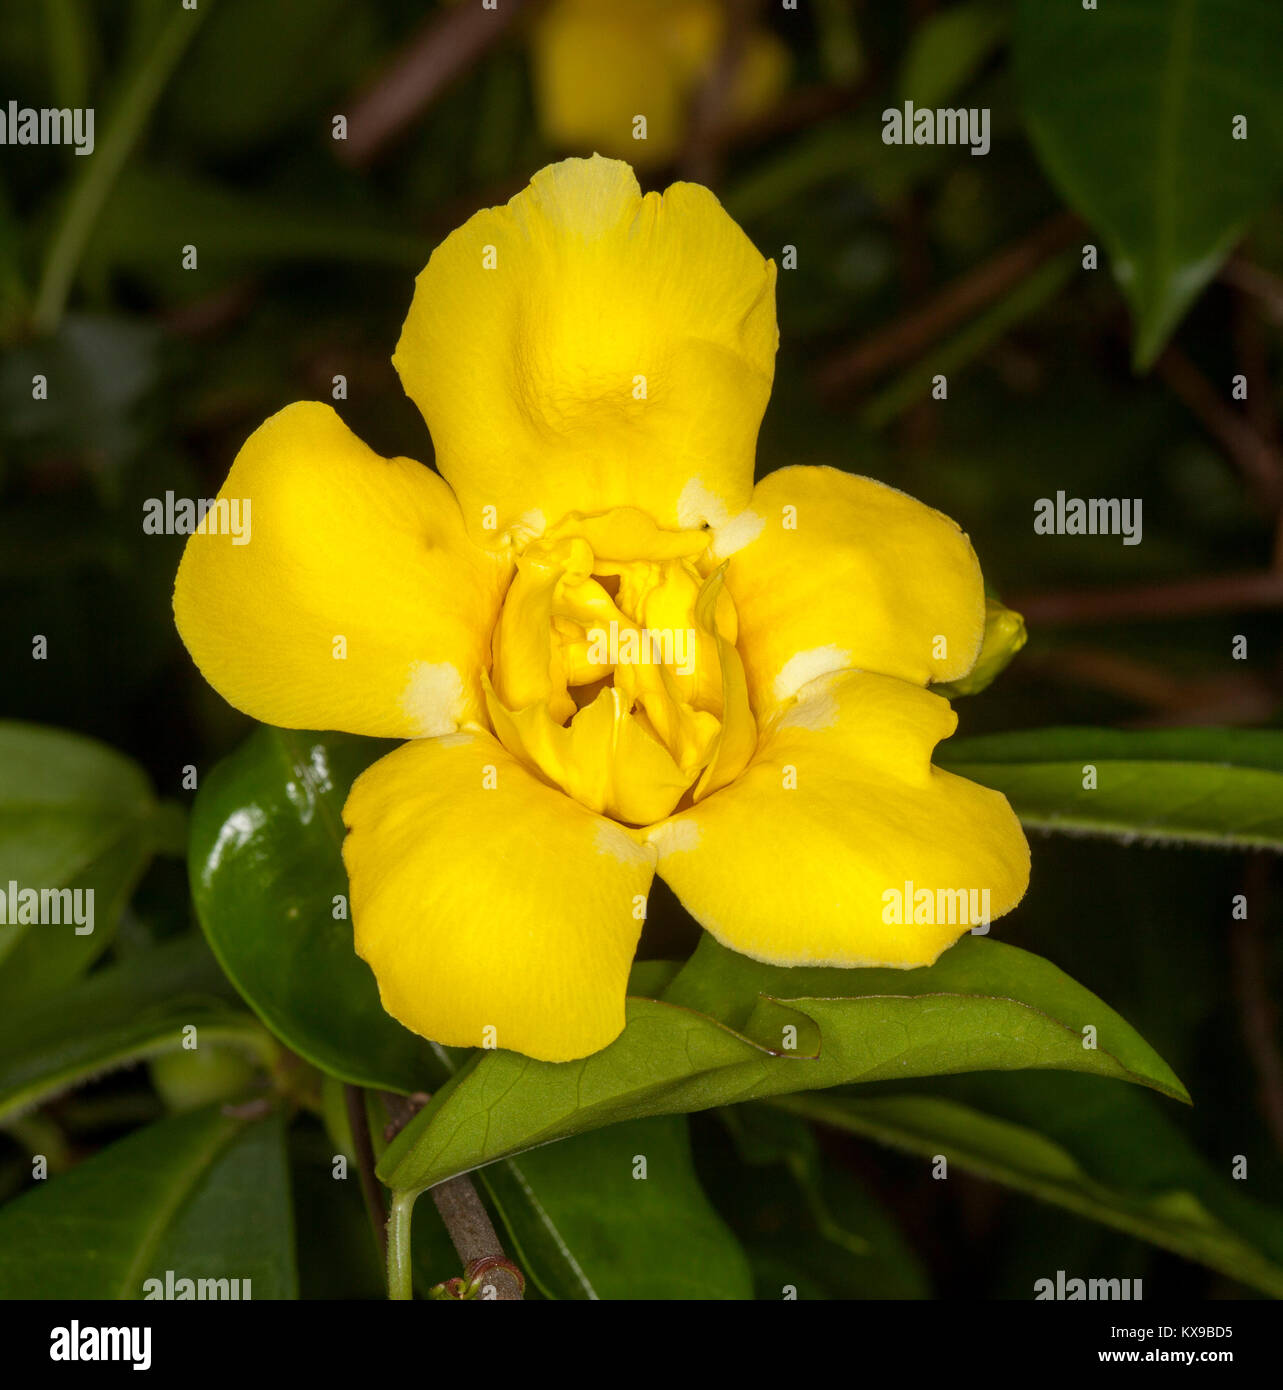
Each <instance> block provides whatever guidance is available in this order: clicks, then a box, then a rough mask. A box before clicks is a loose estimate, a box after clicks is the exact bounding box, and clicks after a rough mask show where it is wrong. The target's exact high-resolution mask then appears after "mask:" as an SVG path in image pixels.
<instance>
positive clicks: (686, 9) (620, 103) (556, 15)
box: [531, 0, 789, 168]
mask: <svg viewBox="0 0 1283 1390" xmlns="http://www.w3.org/2000/svg"><path fill="white" fill-rule="evenodd" d="M726 20H727V14H726V5H725V4H724V2H723V0H551V3H550V4H548V5H547V6H546V7H545V8H543V9H542V10H541V11H540V12H539V14H538V15H537V16H536V18H535V23H534V26H533V32H532V36H531V45H532V57H533V61H534V84H535V106H536V109H537V110H538V112H539V118H540V123H541V125H542V126H543V129H544V133H545V134H546V135H547V137H548V138H549V139H550V140H551V141H553V143H554V144H556V145H558V146H559V147H561V148H564V149H591V150H601V151H603V152H604V153H606V154H608V155H622V156H624V157H626V158H629V159H631V160H632V161H633V163H634V164H636V165H637V166H638V167H639V168H640V167H642V166H649V165H656V164H663V163H665V162H666V161H667V160H669V159H671V158H672V157H673V155H675V154H676V153H677V152H678V150H679V149H680V148H681V146H682V143H683V141H684V139H685V137H686V132H687V129H688V126H689V123H690V119H691V115H692V110H693V106H694V103H695V101H696V100H697V98H698V95H699V92H700V89H701V88H702V87H703V85H704V84H705V83H706V82H708V81H709V80H710V78H711V77H712V75H713V72H714V70H715V67H716V64H717V62H718V59H719V57H720V55H721V53H722V50H723V47H724V44H725V41H726ZM788 70H789V55H788V49H787V48H786V47H785V45H784V44H783V43H782V42H781V41H780V40H779V39H778V38H776V37H775V35H774V34H772V33H771V32H770V31H769V30H767V29H764V28H761V27H757V26H754V27H753V28H751V29H750V30H749V32H748V33H747V35H746V37H745V39H744V42H743V45H742V48H741V50H740V52H739V55H738V58H737V60H736V65H735V69H734V74H733V77H732V78H731V85H730V89H729V91H728V93H727V98H726V110H725V117H726V119H728V120H732V121H734V120H749V119H751V118H753V117H754V116H758V115H760V114H761V113H762V112H764V111H767V110H769V109H770V107H771V106H773V105H774V103H775V102H776V100H777V99H778V98H779V96H780V94H781V92H782V91H783V90H784V86H785V83H786V82H787V80H788ZM639 116H644V117H645V119H646V127H645V139H639V138H637V135H636V134H635V133H634V131H635V129H637V128H636V127H635V125H634V122H635V120H636V118H637V117H639Z"/></svg>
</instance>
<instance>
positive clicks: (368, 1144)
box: [343, 1086, 388, 1260]
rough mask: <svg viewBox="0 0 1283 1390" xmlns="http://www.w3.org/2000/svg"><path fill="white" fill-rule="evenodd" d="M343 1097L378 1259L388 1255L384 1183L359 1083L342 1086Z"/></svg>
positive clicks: (383, 1258) (384, 1258)
mask: <svg viewBox="0 0 1283 1390" xmlns="http://www.w3.org/2000/svg"><path fill="white" fill-rule="evenodd" d="M343 1100H344V1103H345V1104H346V1105H347V1119H348V1127H349V1129H351V1131H352V1144H353V1146H354V1147H355V1149H356V1166H357V1170H358V1172H359V1173H360V1175H361V1195H362V1196H363V1197H364V1198H365V1210H366V1213H367V1214H368V1216H369V1218H370V1225H371V1226H373V1227H374V1238H375V1240H376V1241H378V1243H379V1258H380V1259H381V1260H386V1259H387V1257H388V1209H387V1205H386V1203H385V1202H384V1200H383V1184H382V1183H380V1182H379V1180H378V1177H377V1176H376V1175H375V1171H374V1144H373V1142H372V1141H371V1139H370V1120H369V1116H368V1115H367V1114H366V1111H365V1092H364V1091H363V1090H362V1089H361V1088H360V1087H359V1086H344V1087H343Z"/></svg>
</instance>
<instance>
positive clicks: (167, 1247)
mask: <svg viewBox="0 0 1283 1390" xmlns="http://www.w3.org/2000/svg"><path fill="white" fill-rule="evenodd" d="M284 1136H285V1125H284V1121H283V1118H282V1117H281V1116H280V1115H279V1114H277V1115H274V1116H272V1117H271V1118H269V1119H268V1120H265V1121H260V1122H258V1123H253V1124H250V1123H247V1122H246V1121H244V1120H239V1119H235V1118H232V1117H229V1116H227V1115H224V1114H222V1113H221V1112H220V1111H219V1109H218V1108H217V1107H210V1108H209V1109H205V1110H194V1111H191V1112H190V1113H188V1114H186V1115H176V1116H174V1117H173V1118H172V1119H168V1120H161V1121H160V1122H158V1123H157V1124H154V1125H149V1126H147V1128H145V1129H140V1130H135V1131H134V1133H133V1134H131V1135H129V1136H128V1138H125V1139H122V1140H120V1141H119V1142H118V1143H116V1144H113V1145H111V1147H110V1148H107V1149H103V1150H102V1151H101V1152H100V1153H97V1154H95V1155H94V1156H93V1158H91V1159H89V1160H87V1161H86V1162H84V1163H82V1164H80V1165H79V1166H78V1167H76V1168H73V1169H72V1170H71V1171H70V1172H69V1173H65V1174H63V1175H62V1176H61V1177H57V1178H51V1179H48V1180H46V1181H45V1182H43V1183H41V1184H39V1185H38V1186H36V1187H34V1188H32V1189H31V1190H30V1191H28V1192H26V1193H24V1194H23V1195H22V1196H21V1197H18V1198H17V1199H15V1200H14V1201H12V1202H10V1203H9V1204H8V1205H7V1206H5V1207H3V1208H0V1298H74V1299H85V1298H115V1299H139V1298H143V1297H144V1296H145V1293H146V1292H148V1291H146V1290H145V1289H144V1283H145V1281H146V1280H148V1279H160V1280H162V1281H163V1280H164V1279H165V1276H166V1271H169V1270H172V1271H173V1272H174V1276H175V1278H180V1279H181V1278H186V1279H240V1280H242V1281H244V1280H246V1279H249V1280H251V1291H252V1296H253V1297H254V1298H256V1299H264V1298H293V1297H295V1296H296V1289H297V1273H296V1271H295V1264H294V1223H293V1214H292V1209H291V1205H290V1191H289V1171H288V1168H287V1166H286V1162H285V1146H284ZM242 1287H243V1285H242ZM152 1292H154V1290H153V1291H152Z"/></svg>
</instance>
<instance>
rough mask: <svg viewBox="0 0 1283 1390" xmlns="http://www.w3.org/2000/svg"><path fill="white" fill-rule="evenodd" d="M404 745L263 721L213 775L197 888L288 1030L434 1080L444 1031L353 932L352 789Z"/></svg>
mask: <svg viewBox="0 0 1283 1390" xmlns="http://www.w3.org/2000/svg"><path fill="white" fill-rule="evenodd" d="M390 746H391V745H388V744H385V743H380V742H377V741H375V740H373V739H359V738H353V737H351V736H348V735H343V734H309V733H299V732H296V731H293V730H289V729H273V728H268V727H267V726H264V727H262V728H260V729H258V730H257V731H256V732H255V733H254V734H252V735H251V736H250V738H249V739H248V740H247V741H246V742H245V743H244V744H243V745H242V747H241V748H239V749H238V750H237V751H236V752H235V753H233V754H232V756H231V757H229V758H227V759H225V760H224V761H223V762H221V763H220V764H219V765H218V766H217V767H216V768H215V769H214V770H213V772H211V773H210V775H209V776H208V777H207V778H205V780H204V784H203V785H202V787H201V789H200V792H199V794H198V796H197V798H196V806H195V808H194V810H193V813H192V833H191V844H190V861H189V862H190V869H191V883H192V896H193V898H194V899H195V902H196V911H197V914H198V915H199V917H200V921H201V925H202V927H203V928H204V929H205V935H206V937H207V938H208V940H209V943H210V945H211V946H212V947H213V949H214V954H215V955H216V956H217V957H218V959H219V962H220V964H221V965H222V967H223V969H224V970H225V971H226V972H227V976H228V978H229V979H230V980H231V981H232V982H233V984H235V986H236V988H237V989H238V990H239V991H240V993H241V994H242V995H243V996H244V998H245V999H246V1000H247V1001H248V1002H249V1004H250V1005H251V1006H252V1007H253V1008H254V1010H255V1011H256V1012H257V1013H258V1015H259V1017H260V1018H262V1020H263V1022H264V1023H266V1024H267V1026H268V1027H269V1028H270V1029H271V1030H272V1031H273V1032H274V1033H275V1034H276V1035H277V1037H279V1038H280V1039H281V1040H282V1041H283V1042H284V1043H286V1044H287V1045H288V1046H289V1047H291V1048H292V1049H293V1050H294V1051H295V1052H297V1053H299V1054H300V1055H301V1056H303V1057H306V1058H307V1060H308V1061H310V1062H312V1063H314V1064H315V1065H316V1066H318V1067H320V1068H321V1070H322V1071H326V1072H329V1073H330V1074H331V1075H332V1076H336V1077H338V1078H339V1079H340V1080H343V1081H350V1082H352V1083H353V1084H355V1085H358V1086H373V1087H381V1088H383V1089H384V1090H390V1091H401V1092H406V1093H408V1092H411V1091H417V1090H432V1089H433V1088H434V1087H435V1085H436V1084H437V1082H438V1080H439V1079H440V1078H442V1077H443V1076H444V1074H445V1073H444V1072H443V1070H442V1067H441V1063H440V1060H439V1053H438V1052H437V1051H436V1050H435V1049H434V1048H433V1045H432V1044H431V1043H428V1042H426V1041H425V1040H424V1039H422V1038H420V1037H417V1036H416V1035H415V1034H413V1033H411V1032H409V1031H408V1030H407V1029H405V1028H402V1027H401V1025H400V1024H399V1023H397V1022H396V1020H395V1019H393V1018H392V1017H391V1016H390V1015H389V1014H386V1013H384V1011H383V1007H382V1005H381V1004H380V1003H379V994H378V989H377V987H376V985H375V983H374V976H373V975H372V974H371V973H370V969H369V967H368V966H367V965H366V964H365V962H364V961H362V960H361V959H360V958H359V957H358V956H357V954H356V952H355V950H354V949H353V945H352V923H351V921H350V919H349V916H348V909H347V901H348V899H347V892H348V884H347V875H346V874H345V873H344V870H343V861H342V858H341V856H340V846H341V845H342V843H343V833H344V832H343V820H342V809H343V802H344V800H345V799H346V797H347V793H348V789H349V787H350V786H351V784H352V781H353V779H354V778H355V777H356V775H357V774H358V773H359V772H361V771H363V770H364V769H365V768H366V767H367V766H368V765H369V764H370V763H372V762H373V761H374V760H375V759H376V758H378V757H380V756H382V754H383V753H385V752H387V751H388V748H389V747H390Z"/></svg>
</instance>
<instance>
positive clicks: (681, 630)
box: [486, 507, 757, 825]
mask: <svg viewBox="0 0 1283 1390" xmlns="http://www.w3.org/2000/svg"><path fill="white" fill-rule="evenodd" d="M707 547H708V535H707V533H706V532H704V531H664V530H661V529H660V528H659V527H658V526H656V525H655V523H654V522H653V521H652V520H651V519H650V517H648V516H647V515H646V514H645V513H644V512H640V511H637V510H636V509H634V508H631V507H620V508H616V509H615V510H614V511H610V512H604V513H602V514H600V515H598V516H583V515H580V514H579V513H571V514H570V515H569V516H568V517H566V518H565V519H564V520H563V521H561V522H560V523H559V524H558V525H557V526H555V527H554V528H553V529H552V530H551V531H550V532H548V533H547V534H546V535H545V536H543V537H541V538H540V539H539V540H536V541H532V542H531V543H530V544H529V545H528V546H527V547H526V549H525V550H524V551H523V552H522V553H521V555H520V556H519V557H518V558H517V562H516V563H517V572H516V575H515V577H514V578H513V581H512V584H511V586H510V587H509V590H508V594H507V597H506V598H505V600H504V606H503V612H502V613H501V614H500V617H499V621H498V623H497V624H496V626H495V631H494V638H493V644H492V645H493V651H492V655H493V665H492V669H491V673H490V676H489V678H488V679H487V681H486V706H487V709H488V711H489V714H490V721H491V723H492V725H493V727H494V731H495V734H496V736H497V737H498V738H499V740H500V742H501V743H502V744H503V745H504V747H505V748H507V749H508V751H509V752H511V753H513V754H515V755H516V756H517V757H519V758H521V759H522V760H523V761H524V762H525V763H527V764H528V765H529V766H530V767H532V768H533V769H534V770H535V771H537V772H538V773H539V774H540V775H542V776H543V777H544V778H545V780H547V781H549V782H552V783H553V784H554V785H556V786H558V787H560V788H561V789H562V790H563V791H565V792H567V793H568V794H569V795H570V796H573V797H574V798H575V799H576V800H577V801H580V802H582V803H583V804H584V805H585V806H588V807H590V808H591V809H592V810H594V811H599V812H601V813H602V814H603V815H606V816H610V817H612V818H613V819H615V820H619V821H622V822H624V823H626V824H629V825H649V824H651V823H652V822H654V821H657V820H662V819H663V818H664V817H665V816H667V815H669V814H670V813H671V812H672V811H673V810H675V809H676V808H677V807H678V806H679V805H682V804H691V803H692V802H695V801H699V800H700V799H701V798H702V797H705V796H707V795H708V794H709V793H710V792H713V791H716V790H717V788H718V787H722V786H725V785H726V783H727V782H729V781H730V780H731V779H732V778H733V777H735V776H736V775H738V773H739V772H740V771H741V770H742V769H743V767H744V765H745V764H746V763H747V762H748V759H749V756H750V754H751V753H752V751H753V747H754V745H755V743H756V739H757V726H756V724H755V722H754V719H753V715H752V713H751V711H750V709H749V703H748V692H747V688H746V686H745V682H744V671H743V667H742V666H741V664H740V659H739V654H738V653H737V652H736V650H735V637H736V615H735V605H734V604H733V603H732V601H731V597H730V595H729V594H728V593H727V592H726V590H725V588H724V587H723V583H722V570H721V569H718V568H716V567H715V566H714V564H713V562H712V561H711V560H710V559H709V558H708V556H707V553H706V552H707Z"/></svg>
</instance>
